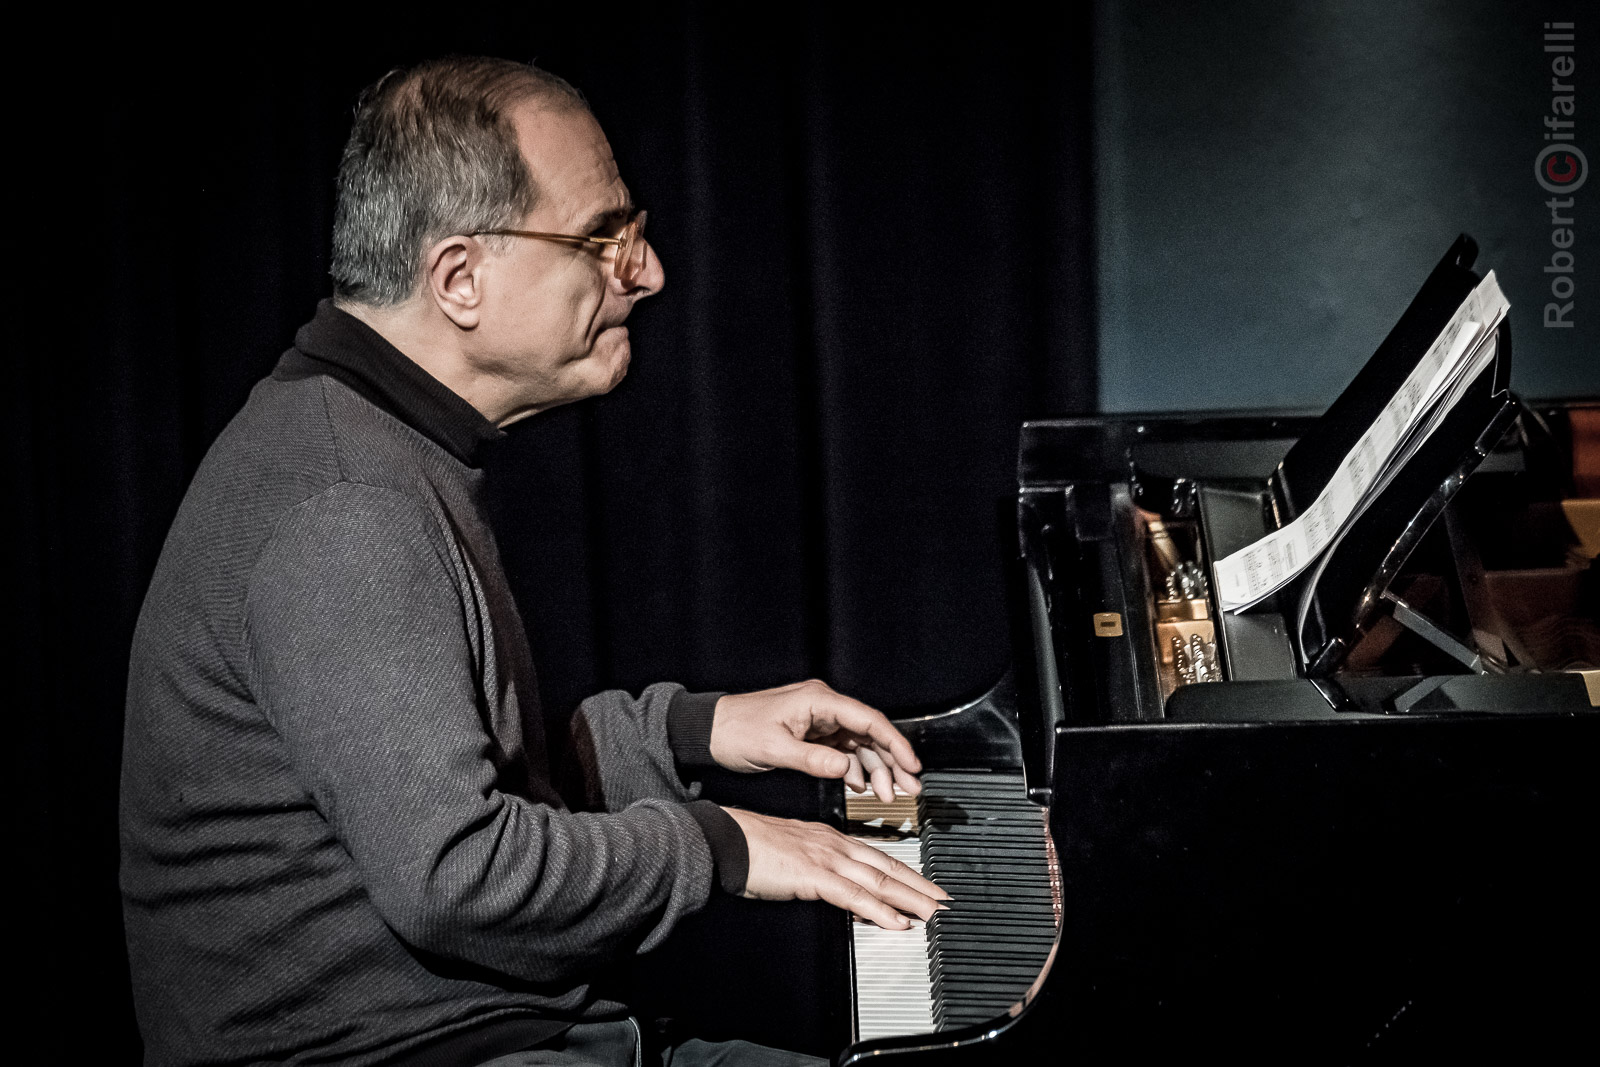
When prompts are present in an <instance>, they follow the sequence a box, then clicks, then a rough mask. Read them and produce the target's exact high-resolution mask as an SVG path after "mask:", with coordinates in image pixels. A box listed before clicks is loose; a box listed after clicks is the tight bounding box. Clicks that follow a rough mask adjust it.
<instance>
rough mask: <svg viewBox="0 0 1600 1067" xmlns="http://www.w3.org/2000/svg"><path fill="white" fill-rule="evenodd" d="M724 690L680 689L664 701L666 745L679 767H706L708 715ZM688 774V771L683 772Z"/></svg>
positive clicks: (710, 762) (708, 764)
mask: <svg viewBox="0 0 1600 1067" xmlns="http://www.w3.org/2000/svg"><path fill="white" fill-rule="evenodd" d="M725 696H727V694H726V693H689V692H685V691H684V690H682V689H680V690H678V692H676V693H674V694H673V696H672V703H670V704H668V705H667V745H668V747H670V748H671V749H672V758H673V760H674V761H675V762H676V763H677V764H678V770H679V771H695V770H706V769H709V768H712V767H715V766H716V765H717V761H716V760H714V759H712V758H711V718H712V716H713V714H715V712H716V710H717V701H719V700H721V699H722V698H723V697H725ZM686 777H687V775H686Z"/></svg>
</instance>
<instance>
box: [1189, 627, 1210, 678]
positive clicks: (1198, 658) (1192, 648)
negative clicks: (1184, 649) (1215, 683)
mask: <svg viewBox="0 0 1600 1067" xmlns="http://www.w3.org/2000/svg"><path fill="white" fill-rule="evenodd" d="M1189 661H1190V662H1191V663H1192V664H1194V677H1195V681H1197V682H1209V681H1211V675H1210V672H1209V671H1208V670H1207V669H1206V652H1205V644H1204V642H1202V641H1201V640H1200V635H1199V634H1190V635H1189Z"/></svg>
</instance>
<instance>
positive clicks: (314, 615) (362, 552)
mask: <svg viewBox="0 0 1600 1067" xmlns="http://www.w3.org/2000/svg"><path fill="white" fill-rule="evenodd" d="M475 582H476V579H475V577H474V575H473V573H472V569H471V566H470V564H469V563H468V561H467V560H466V558H465V556H464V554H463V552H462V550H461V548H460V546H459V544H458V543H457V542H456V541H455V539H454V538H453V537H451V536H449V535H448V534H447V532H446V529H445V527H444V525H443V524H442V522H441V520H439V519H438V518H436V517H435V516H434V515H433V514H432V513H430V512H429V511H428V510H427V509H426V508H425V507H424V506H423V505H422V504H421V503H420V502H417V501H415V500H412V499H410V498H408V497H406V496H404V495H402V494H399V493H396V492H393V491H390V490H383V489H376V488H372V487H369V486H363V485H355V484H349V483H341V484H339V485H336V486H334V487H332V488H331V489H328V490H326V491H325V492H323V493H322V494H320V495H319V496H317V497H315V498H313V499H311V500H309V501H306V502H305V503H303V504H301V505H299V506H298V507H297V508H295V509H294V510H293V511H291V512H290V513H289V514H288V515H287V516H286V518H285V519H284V521H283V522H282V523H281V524H280V526H279V527H278V529H277V530H276V532H275V533H274V535H273V537H272V539H271V541H270V542H269V543H268V545H267V546H266V548H265V550H264V552H263V553H262V555H261V557H260V559H259V561H258V564H257V566H256V568H255V571H254V573H253V574H252V577H251V582H250V588H249V594H248V600H247V605H246V616H245V617H246V622H245V626H246V633H245V636H246V640H247V646H248V648H249V650H250V656H251V683H252V686H253V688H254V691H255V695H256V698H257V700H258V702H259V704H260V706H261V707H262V709H263V711H264V713H265V714H266V716H267V718H268V719H269V721H270V722H271V724H272V725H273V727H274V728H275V730H276V731H277V733H278V734H279V736H280V737H281V738H282V742H283V746H284V750H285V754H286V758H287V760H288V762H289V764H290V766H291V768H292V770H293V772H294V774H295V776H296V778H297V780H298V781H300V782H301V783H302V785H303V786H304V788H305V789H306V790H307V792H308V793H309V794H310V796H311V798H312V800H313V802H314V803H315V805H316V807H317V809H318V810H319V811H320V812H321V814H322V816H323V817H324V818H325V819H326V820H327V822H328V824H329V826H330V827H331V829H332V832H333V833H334V835H335V836H336V837H337V839H338V841H339V843H340V844H341V845H342V846H343V847H344V849H345V850H346V851H347V852H348V853H349V855H350V857H351V859H352V860H353V862H354V864H355V867H356V869H357V871H358V872H359V876H360V879H361V881H362V883H363V886H364V888H365V889H366V891H367V892H368V893H369V895H370V896H371V899H372V902H373V905H374V906H375V907H376V908H377V910H378V912H379V913H380V914H381V915H382V916H383V918H384V920H385V922H387V923H388V925H389V926H390V927H391V928H392V929H393V930H394V931H395V932H396V934H397V935H398V936H399V937H400V938H402V939H403V940H404V941H406V942H407V943H409V944H411V945H412V946H414V947H415V948H418V949H421V950H423V951H426V952H430V953H434V954H437V955H441V956H444V957H446V958H451V959H458V960H462V961H466V962H470V963H473V964H477V965H480V966H486V967H489V968H491V969H494V970H496V971H500V972H502V973H506V974H509V975H512V976H514V977H517V978H521V979H525V980H530V981H536V982H544V981H554V980H562V979H565V978H568V977H570V976H571V975H573V974H575V973H578V972H581V971H582V970H584V969H585V968H586V965H592V964H593V963H595V962H596V961H597V960H598V959H603V958H605V957H608V956H612V955H615V954H617V953H621V952H625V951H629V950H640V951H643V950H648V949H649V948H651V947H653V946H654V945H655V944H657V943H659V942H660V941H661V940H662V939H663V938H664V937H665V936H666V934H667V933H668V931H669V930H670V929H671V927H672V926H673V925H674V924H675V923H676V921H677V920H678V919H679V918H680V917H682V916H683V915H685V914H687V913H688V912H691V911H693V910H695V909H697V908H699V907H701V906H702V905H703V904H704V903H705V901H706V899H707V897H708V895H709V893H710V887H711V879H712V862H711V855H710V852H709V849H708V846H707V842H706V836H705V834H704V832H703V831H702V830H701V828H700V825H699V823H698V821H697V819H696V817H695V814H694V813H691V812H690V811H688V810H687V809H686V807H685V805H684V804H682V803H681V802H679V801H677V800H675V799H664V798H661V797H640V798H638V799H637V802H636V803H632V804H629V805H626V806H624V807H622V808H620V809H618V810H613V811H609V812H571V811H567V810H564V809H563V808H561V807H559V806H554V805H551V804H545V803H538V802H535V801H533V800H530V799H528V798H527V797H524V796H521V795H519V794H517V793H514V792H508V791H506V789H504V788H502V785H503V782H502V769H501V768H500V767H499V766H498V765H497V761H498V762H504V754H503V753H502V752H500V751H499V749H498V745H497V741H496V739H495V737H494V735H493V718H494V714H495V709H494V708H492V707H490V706H487V705H488V702H489V701H490V700H491V699H493V695H492V694H491V695H487V696H486V695H485V693H484V692H483V687H482V674H481V670H482V665H483V663H484V660H485V657H488V656H492V655H493V654H494V650H493V647H492V642H491V641H488V640H487V639H486V637H485V633H484V627H485V623H484V621H483V619H482V618H481V615H480V612H479V610H478V603H477V602H476V601H475V599H474V596H473V589H474V588H475ZM669 699H670V698H669ZM513 777H514V776H513Z"/></svg>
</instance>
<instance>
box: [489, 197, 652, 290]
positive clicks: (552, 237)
mask: <svg viewBox="0 0 1600 1067" xmlns="http://www.w3.org/2000/svg"><path fill="white" fill-rule="evenodd" d="M644 219H645V213H644V212H643V211H640V212H638V213H637V214H635V215H634V216H633V218H631V219H629V220H628V224H627V225H626V226H624V227H623V228H622V233H621V235H619V236H617V237H585V236H583V235H581V234H576V233H543V232H540V231H538V230H475V231H473V232H472V233H471V234H470V235H469V236H472V237H532V238H534V239H535V240H539V241H575V242H577V243H579V244H589V245H616V246H617V259H616V263H615V265H614V267H613V270H614V272H615V273H616V276H617V280H618V281H620V282H621V283H622V284H623V285H628V286H631V285H633V283H634V282H635V281H637V280H638V278H639V275H640V274H642V273H643V272H644V260H645V249H646V248H648V247H649V246H648V245H646V244H645V242H644Z"/></svg>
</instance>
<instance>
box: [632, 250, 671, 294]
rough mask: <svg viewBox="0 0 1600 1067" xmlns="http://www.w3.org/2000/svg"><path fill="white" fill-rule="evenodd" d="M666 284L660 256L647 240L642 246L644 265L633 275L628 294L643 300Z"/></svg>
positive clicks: (664, 269) (665, 273) (665, 275)
mask: <svg viewBox="0 0 1600 1067" xmlns="http://www.w3.org/2000/svg"><path fill="white" fill-rule="evenodd" d="M666 284H667V271H666V268H665V267H663V266H662V265H661V257H660V256H658V255H656V249H655V246H654V245H652V244H650V243H649V242H648V241H647V242H645V246H644V266H643V267H642V268H641V269H640V271H639V273H638V275H636V276H635V277H634V279H633V284H632V285H630V286H628V290H627V291H628V295H629V296H631V297H633V298H634V299H635V300H643V299H644V298H645V297H647V296H654V295H655V294H657V293H659V292H660V291H661V289H662V287H663V286H664V285H666Z"/></svg>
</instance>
